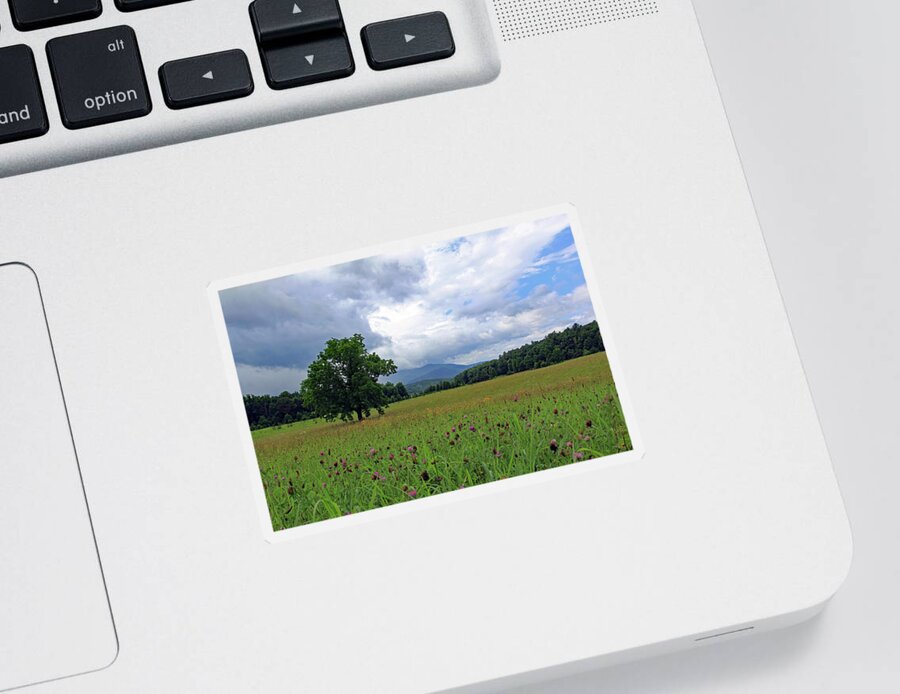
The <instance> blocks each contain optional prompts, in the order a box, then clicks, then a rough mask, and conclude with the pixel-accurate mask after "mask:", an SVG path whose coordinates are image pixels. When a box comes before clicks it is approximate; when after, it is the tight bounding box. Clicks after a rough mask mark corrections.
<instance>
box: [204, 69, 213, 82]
mask: <svg viewBox="0 0 900 694" xmlns="http://www.w3.org/2000/svg"><path fill="white" fill-rule="evenodd" d="M202 77H203V79H205V80H211V79H213V72H212V70H210V71H209V72H204V73H203V75H202Z"/></svg>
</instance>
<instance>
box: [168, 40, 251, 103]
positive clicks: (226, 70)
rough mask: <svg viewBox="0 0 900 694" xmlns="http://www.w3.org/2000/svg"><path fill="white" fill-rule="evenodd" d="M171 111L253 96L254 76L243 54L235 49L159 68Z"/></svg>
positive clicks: (171, 63)
mask: <svg viewBox="0 0 900 694" xmlns="http://www.w3.org/2000/svg"><path fill="white" fill-rule="evenodd" d="M159 82H160V85H161V86H162V91H163V97H164V98H165V100H166V105H167V106H168V107H169V108H174V109H178V108H190V107H192V106H201V105H203V104H212V103H215V102H217V101H227V100H229V99H238V98H240V97H243V96H249V95H250V94H252V93H253V76H252V75H251V74H250V64H249V63H248V62H247V56H246V55H245V54H244V52H243V51H241V50H238V49H235V50H231V51H222V52H221V53H209V54H207V55H198V56H195V57H193V58H183V59H181V60H172V61H169V62H168V63H165V64H164V65H163V66H162V67H161V68H159Z"/></svg>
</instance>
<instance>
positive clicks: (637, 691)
mask: <svg viewBox="0 0 900 694" xmlns="http://www.w3.org/2000/svg"><path fill="white" fill-rule="evenodd" d="M694 5H695V7H696V10H697V14H698V17H699V19H700V24H701V26H702V28H703V32H704V36H705V38H706V42H707V47H708V49H709V52H710V58H711V61H712V64H713V68H714V69H715V72H716V77H717V79H718V81H719V87H720V89H721V91H722V97H723V100H724V102H725V107H726V110H727V112H728V116H729V120H730V121H731V125H732V128H733V130H734V135H735V139H736V141H737V145H738V149H739V150H740V153H741V157H742V159H743V162H744V166H745V170H746V173H747V177H748V179H749V183H750V189H751V192H752V193H753V196H754V199H755V201H756V205H757V210H758V213H759V216H760V221H761V223H762V227H763V231H764V233H765V236H766V241H767V244H768V247H769V252H770V254H771V256H772V262H773V264H774V267H775V272H776V275H777V277H778V281H779V284H780V286H781V290H782V294H783V296H784V300H785V305H786V306H787V310H788V314H789V316H790V319H791V324H792V326H793V328H794V334H795V336H796V338H797V343H798V347H799V349H800V355H801V357H802V359H803V363H804V366H805V368H806V372H807V376H808V378H809V381H810V386H811V389H812V393H813V396H814V398H815V402H816V406H817V408H818V411H819V416H820V418H821V421H822V427H823V429H824V431H825V438H826V440H827V442H828V445H829V448H830V450H831V455H832V459H833V461H834V465H835V470H836V472H837V476H838V481H839V482H840V485H841V489H842V492H843V495H844V498H845V502H846V505H847V512H848V514H849V516H850V522H851V525H852V527H853V533H854V544H855V553H854V564H853V568H852V569H851V572H850V576H849V578H848V580H847V582H846V583H845V585H844V587H843V588H842V590H841V591H840V592H839V593H838V595H837V597H836V598H835V599H834V600H833V601H832V603H831V605H830V607H829V608H828V609H827V610H826V611H825V613H824V614H823V615H822V616H821V617H820V618H818V619H816V620H813V621H812V622H809V623H807V624H804V625H802V626H800V627H796V628H793V629H790V630H787V631H782V632H778V633H772V634H768V635H761V636H759V637H754V636H749V637H745V638H744V639H742V640H738V641H734V642H731V643H725V644H721V645H717V646H710V647H708V648H704V649H701V650H698V651H694V652H691V653H682V654H677V655H673V656H667V657H664V658H658V659H655V660H648V661H643V662H639V663H635V664H632V665H626V666H622V667H617V668H611V669H608V670H595V671H593V672H588V673H585V674H582V675H576V676H572V677H569V678H566V679H557V680H553V681H548V682H545V683H543V684H537V685H533V686H529V687H520V688H517V689H516V691H517V692H521V693H522V694H551V693H552V694H588V692H590V693H591V694H593V693H595V692H613V693H615V694H678V693H682V692H684V693H687V692H690V693H692V694H713V693H714V694H739V693H740V694H750V693H752V694H784V693H785V692H790V693H791V694H807V693H812V692H816V693H817V694H846V692H852V691H858V692H865V693H866V694H869V693H872V694H876V693H880V692H893V691H900V660H898V658H897V654H898V653H900V632H898V630H897V627H896V624H895V621H896V618H897V617H898V616H900V590H898V586H900V552H898V550H897V534H898V532H900V530H898V529H900V505H898V504H897V503H896V500H895V496H896V490H897V489H898V488H900V465H898V463H897V459H898V450H900V433H898V432H900V426H898V424H897V421H896V419H897V415H896V412H897V411H898V405H897V402H898V396H897V387H898V384H900V356H898V355H900V315H898V299H897V297H898V296H900V279H898V278H900V272H898V266H900V195H898V194H897V191H898V190H900V168H898V164H897V162H898V161H900V134H898V133H900V131H898V128H897V123H898V121H900V91H898V89H897V65H900V42H898V40H897V27H898V26H900V6H898V3H892V2H886V1H885V0H860V1H858V2H853V3H848V2H843V1H842V2H838V1H837V0H816V1H813V0H791V1H790V2H785V0H694Z"/></svg>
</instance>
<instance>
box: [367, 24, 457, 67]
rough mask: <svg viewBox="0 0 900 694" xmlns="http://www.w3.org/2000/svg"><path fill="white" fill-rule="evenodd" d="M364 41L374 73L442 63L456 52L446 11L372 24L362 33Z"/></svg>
mask: <svg viewBox="0 0 900 694" xmlns="http://www.w3.org/2000/svg"><path fill="white" fill-rule="evenodd" d="M362 42H363V46H364V47H365V49H366V60H367V61H368V63H369V66H370V67H371V68H372V69H373V70H390V69H392V68H396V67H403V66H404V65H415V64H416V63H425V62H429V61H431V60H441V59H443V58H449V57H450V56H452V55H453V54H454V53H455V52H456V46H455V45H454V43H453V34H452V32H451V31H450V22H448V21H447V16H446V15H445V14H444V13H443V12H428V13H426V14H418V15H414V16H412V17H401V18H399V19H389V20H387V21H385V22H376V23H375V24H369V25H368V26H366V27H364V28H363V30H362Z"/></svg>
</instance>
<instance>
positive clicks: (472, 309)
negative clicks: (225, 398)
mask: <svg viewBox="0 0 900 694" xmlns="http://www.w3.org/2000/svg"><path fill="white" fill-rule="evenodd" d="M221 300H222V307H223V310H224V313H225V319H226V324H227V327H228V334H229V338H230V340H231V346H232V350H233V353H234V357H235V361H236V363H237V365H238V375H239V377H240V381H241V388H242V390H243V391H244V392H245V393H278V392H281V391H283V390H296V389H297V386H298V384H299V382H300V380H301V379H302V378H303V375H304V374H305V371H306V368H307V367H308V365H309V364H310V362H312V361H313V360H314V359H315V357H316V355H317V354H318V353H319V352H320V351H321V350H322V348H323V347H324V345H325V342H326V341H327V340H328V339H330V338H334V337H345V336H349V335H352V334H354V333H360V334H362V335H363V336H364V337H365V338H366V344H367V346H368V347H369V348H370V349H374V350H376V351H377V352H378V353H379V354H380V355H381V356H383V357H386V358H390V359H393V360H394V361H395V362H396V364H397V366H398V367H399V368H401V369H405V368H414V367H417V366H422V365H424V364H429V363H447V362H453V363H464V364H469V363H475V362H479V361H484V360H487V359H491V358H494V357H496V356H497V355H498V354H500V353H501V352H503V351H506V350H508V349H511V348H513V347H517V346H519V345H521V344H524V343H527V342H530V341H532V340H538V339H541V338H542V337H544V336H545V335H546V334H547V333H549V332H551V331H553V330H561V329H563V328H565V327H567V326H569V325H571V324H572V323H576V322H578V323H586V322H589V321H591V320H593V318H594V312H593V308H592V306H591V301H590V297H589V296H588V291H587V288H586V286H585V283H584V275H583V272H582V269H581V264H580V261H579V258H578V254H577V251H576V248H575V245H574V240H573V238H572V233H571V230H570V229H569V226H568V220H567V218H566V217H565V216H564V215H561V216H556V217H552V218H548V219H543V220H538V221H535V222H528V223H523V224H516V225H513V226H509V227H504V228H501V229H496V230H493V231H489V232H484V233H479V234H473V235H471V236H467V237H462V238H458V239H454V240H452V241H449V242H442V243H433V244H429V245H426V246H424V247H421V246H420V247H418V248H415V249H412V250H410V251H407V252H404V253H395V254H389V255H382V256H378V257H374V258H367V259H364V260H359V261H355V262H351V263H345V264H342V265H337V266H334V267H330V268H324V269H321V270H316V271H311V272H305V273H300V274H296V275H291V276H287V277H282V278H277V279H273V280H268V281H264V282H259V283H255V284H251V285H246V286H243V287H238V288H233V289H228V290H224V291H223V292H222V293H221Z"/></svg>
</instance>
